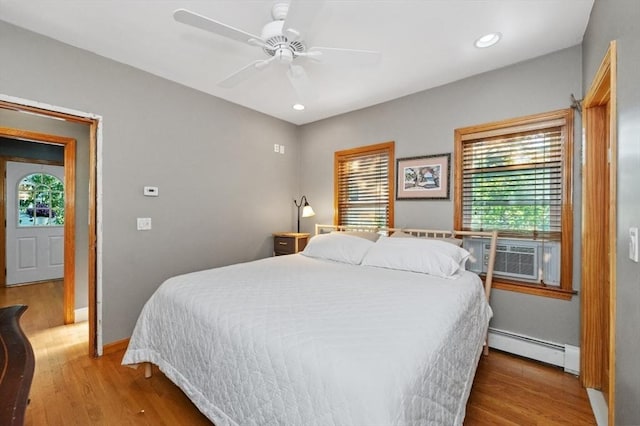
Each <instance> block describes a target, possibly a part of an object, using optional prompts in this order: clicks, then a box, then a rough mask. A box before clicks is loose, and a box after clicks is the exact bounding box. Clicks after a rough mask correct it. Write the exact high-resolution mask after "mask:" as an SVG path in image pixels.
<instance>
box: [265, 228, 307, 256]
mask: <svg viewBox="0 0 640 426" xmlns="http://www.w3.org/2000/svg"><path fill="white" fill-rule="evenodd" d="M307 241H309V234H305V233H301V232H277V233H275V234H273V254H274V255H276V256H280V255H283V254H294V253H298V252H301V251H302V250H304V248H305V247H306V246H307Z"/></svg>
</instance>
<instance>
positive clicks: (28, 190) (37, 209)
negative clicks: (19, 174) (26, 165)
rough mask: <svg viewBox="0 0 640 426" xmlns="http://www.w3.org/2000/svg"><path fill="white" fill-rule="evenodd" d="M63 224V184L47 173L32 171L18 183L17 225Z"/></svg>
mask: <svg viewBox="0 0 640 426" xmlns="http://www.w3.org/2000/svg"><path fill="white" fill-rule="evenodd" d="M62 225H64V184H63V183H62V181H61V180H60V179H58V178H57V177H55V176H53V175H50V174H47V173H33V174H30V175H27V176H25V177H24V178H22V180H21V181H20V183H19V184H18V226H20V227H24V226H62Z"/></svg>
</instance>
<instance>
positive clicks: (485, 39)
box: [474, 32, 502, 49]
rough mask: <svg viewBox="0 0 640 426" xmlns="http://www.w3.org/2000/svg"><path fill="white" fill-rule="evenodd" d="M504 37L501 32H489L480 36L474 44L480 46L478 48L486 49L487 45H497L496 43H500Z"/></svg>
mask: <svg viewBox="0 0 640 426" xmlns="http://www.w3.org/2000/svg"><path fill="white" fill-rule="evenodd" d="M501 38H502V34H501V33H497V32H496V33H489V34H485V35H483V36H482V37H480V38H479V39H477V40H476V41H475V43H474V45H475V46H476V47H477V48H478V49H485V48H487V47H491V46H493V45H495V44H496V43H498V42H499V41H500V39H501Z"/></svg>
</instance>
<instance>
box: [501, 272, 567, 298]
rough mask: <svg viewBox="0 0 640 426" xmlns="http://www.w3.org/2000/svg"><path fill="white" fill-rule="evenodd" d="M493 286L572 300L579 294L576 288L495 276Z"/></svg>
mask: <svg viewBox="0 0 640 426" xmlns="http://www.w3.org/2000/svg"><path fill="white" fill-rule="evenodd" d="M491 287H492V288H497V289H499V290H507V291H515V292H517V293H525V294H532V295H534V296H542V297H550V298H553V299H561V300H571V298H572V297H573V296H574V295H576V294H578V292H577V291H575V290H565V289H562V288H557V287H550V286H544V285H538V284H526V283H520V282H514V281H508V280H505V279H500V278H496V277H494V278H493V283H492V286H491Z"/></svg>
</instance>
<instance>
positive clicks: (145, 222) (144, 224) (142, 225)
mask: <svg viewBox="0 0 640 426" xmlns="http://www.w3.org/2000/svg"><path fill="white" fill-rule="evenodd" d="M150 229H151V218H150V217H139V218H138V231H149V230H150Z"/></svg>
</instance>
